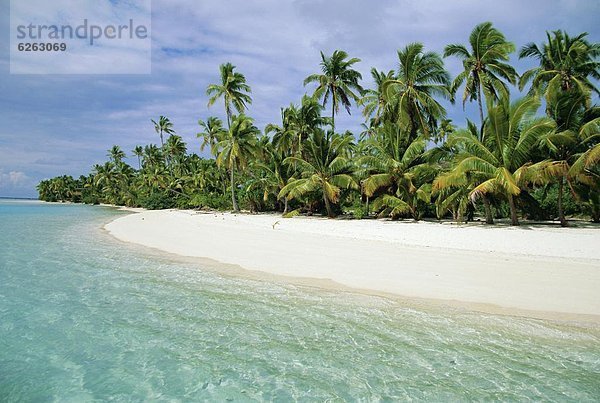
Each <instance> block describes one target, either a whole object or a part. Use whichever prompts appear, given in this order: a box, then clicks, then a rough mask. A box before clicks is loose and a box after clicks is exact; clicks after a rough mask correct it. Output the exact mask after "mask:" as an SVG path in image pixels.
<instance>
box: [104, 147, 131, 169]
mask: <svg viewBox="0 0 600 403" xmlns="http://www.w3.org/2000/svg"><path fill="white" fill-rule="evenodd" d="M106 156H107V157H109V158H110V159H111V160H112V162H113V163H114V164H115V166H119V165H121V164H122V162H123V158H125V157H126V155H125V152H124V151H123V150H121V147H119V146H117V145H114V146H112V148H111V149H110V150H108V154H107V155H106Z"/></svg>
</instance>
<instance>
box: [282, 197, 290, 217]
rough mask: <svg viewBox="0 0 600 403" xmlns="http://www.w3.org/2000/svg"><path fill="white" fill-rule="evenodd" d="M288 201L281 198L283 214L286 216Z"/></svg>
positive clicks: (285, 198)
mask: <svg viewBox="0 0 600 403" xmlns="http://www.w3.org/2000/svg"><path fill="white" fill-rule="evenodd" d="M288 207H289V206H288V199H287V197H284V198H283V214H287V212H288Z"/></svg>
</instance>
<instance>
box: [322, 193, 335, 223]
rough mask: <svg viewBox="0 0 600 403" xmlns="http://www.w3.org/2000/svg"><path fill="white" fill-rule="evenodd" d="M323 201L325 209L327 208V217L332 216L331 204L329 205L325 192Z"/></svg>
mask: <svg viewBox="0 0 600 403" xmlns="http://www.w3.org/2000/svg"><path fill="white" fill-rule="evenodd" d="M323 201H324V202H325V209H326V210H327V217H329V218H333V212H332V211H331V206H330V205H329V199H327V196H326V195H325V192H323Z"/></svg>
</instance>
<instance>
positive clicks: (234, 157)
mask: <svg viewBox="0 0 600 403" xmlns="http://www.w3.org/2000/svg"><path fill="white" fill-rule="evenodd" d="M258 134H260V130H258V128H257V127H256V126H254V121H253V120H252V118H250V117H248V116H246V115H244V114H241V115H238V116H234V117H233V120H232V123H231V127H230V128H229V130H228V131H227V134H226V136H225V138H223V140H221V141H220V142H219V143H218V147H219V149H220V150H221V151H220V152H219V155H218V156H217V165H218V166H222V165H225V166H226V167H227V168H228V169H229V174H230V180H231V203H232V205H233V210H234V211H236V212H239V211H240V209H239V207H238V203H237V199H236V196H235V187H236V184H235V170H236V168H239V169H244V168H245V167H246V166H247V165H248V161H249V159H250V158H251V157H252V155H253V154H254V153H255V152H256V141H257V136H258Z"/></svg>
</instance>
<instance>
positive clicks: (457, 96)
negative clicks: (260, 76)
mask: <svg viewBox="0 0 600 403" xmlns="http://www.w3.org/2000/svg"><path fill="white" fill-rule="evenodd" d="M586 38H587V34H586V33H582V34H579V35H576V36H571V35H569V34H567V33H566V32H563V31H552V32H548V33H547V41H546V42H545V43H542V44H541V45H536V44H534V43H529V44H525V45H524V46H522V47H521V48H520V51H519V53H518V57H519V58H533V59H535V60H536V61H537V62H538V65H537V66H536V67H534V68H532V69H530V70H527V71H524V72H521V73H519V72H517V71H516V70H515V68H514V67H513V66H511V64H510V63H509V57H510V55H511V54H513V53H514V52H515V51H516V46H515V45H514V44H513V43H511V42H510V41H508V40H507V39H506V38H505V36H504V35H503V34H502V33H501V32H500V31H498V30H497V29H496V28H494V26H493V25H492V23H489V22H485V23H482V24H479V25H477V26H476V27H475V28H474V29H473V31H472V33H471V35H470V37H469V38H468V43H467V44H466V45H463V44H450V45H447V46H446V47H445V49H444V53H443V55H439V54H437V53H434V52H429V51H427V50H426V49H425V47H424V45H423V44H421V43H411V44H408V45H407V46H406V47H404V48H403V49H400V50H399V51H398V54H397V62H398V69H397V70H390V71H380V70H378V69H376V68H372V69H371V75H372V78H373V81H374V83H375V86H374V88H369V89H365V88H363V86H362V84H361V80H362V79H363V78H362V76H361V74H360V73H359V72H358V71H357V70H356V64H357V63H359V62H360V59H358V58H354V57H350V56H349V55H348V54H346V52H344V51H341V50H336V51H335V52H333V54H331V55H325V54H323V53H321V58H322V61H321V64H320V71H319V72H318V73H316V74H312V75H309V76H308V77H307V78H306V79H305V80H304V85H305V86H309V87H310V88H311V89H312V94H310V95H305V96H304V97H302V99H301V100H300V102H299V104H290V105H289V106H288V107H285V108H282V111H281V122H279V123H276V124H275V123H274V124H268V125H267V126H266V127H265V129H264V132H261V130H259V129H258V128H257V127H256V126H255V124H254V121H253V119H252V118H251V117H250V116H248V115H247V110H248V107H249V106H250V105H251V103H252V98H251V96H250V94H251V88H250V86H249V85H248V83H247V82H246V79H245V76H244V75H243V74H241V73H240V72H238V71H236V67H235V66H233V65H232V64H230V63H225V64H222V65H221V66H220V80H219V81H218V82H217V83H215V84H212V85H209V86H208V87H207V89H206V94H207V96H208V98H209V100H208V106H209V107H211V106H213V105H214V104H216V103H219V104H221V105H222V106H223V107H224V108H225V114H226V117H227V119H226V121H225V122H223V121H222V120H221V119H219V118H217V117H210V118H208V119H207V120H206V121H202V120H201V121H199V122H198V123H199V125H200V129H199V133H198V137H199V138H200V139H201V141H202V143H201V145H200V147H199V150H200V151H202V150H204V149H208V150H209V151H210V154H211V156H212V158H209V159H203V158H201V157H199V156H198V155H197V154H195V153H193V152H192V153H188V147H187V145H186V144H185V143H184V142H183V140H182V138H181V137H180V136H178V135H177V134H176V133H175V131H174V126H173V123H172V122H171V121H170V120H169V119H168V118H167V117H165V116H160V117H159V118H158V119H156V120H152V124H153V126H154V130H155V131H156V134H157V136H158V138H159V139H160V145H154V144H149V145H146V146H141V145H139V146H137V147H135V148H134V149H133V150H132V153H133V156H135V157H137V164H134V165H135V166H131V165H129V164H127V163H126V162H125V161H124V158H125V157H126V154H125V152H124V151H123V150H122V149H121V148H120V147H119V146H117V145H115V146H113V147H112V148H111V149H110V150H109V151H108V157H109V161H107V162H106V163H104V164H102V165H95V166H94V167H93V169H92V172H91V173H89V174H88V175H82V176H80V177H79V178H73V177H71V176H66V175H65V176H59V177H56V178H52V179H48V180H43V181H41V182H40V183H39V185H38V187H37V188H38V191H39V198H40V199H41V200H44V201H71V202H76V203H89V204H97V203H110V204H114V205H122V206H129V207H144V208H147V209H165V208H183V209H190V208H209V209H218V210H233V211H235V212H237V211H240V209H245V210H250V211H253V212H262V211H270V212H281V213H282V214H284V215H285V216H293V215H296V214H309V215H311V214H323V215H327V216H329V217H334V216H338V215H342V214H345V215H351V216H353V217H355V218H364V217H368V216H378V217H391V218H394V219H396V218H402V217H407V218H413V219H415V220H419V219H421V218H424V217H430V218H433V217H435V218H444V217H446V218H449V217H451V218H453V219H454V220H456V221H469V220H473V219H474V217H475V216H476V215H481V216H482V217H485V221H486V223H488V224H493V223H494V220H495V219H501V218H509V219H510V222H511V224H512V225H518V224H519V219H522V218H526V219H534V220H548V219H557V220H558V221H559V222H560V224H561V225H563V226H567V225H568V221H567V216H570V217H573V216H578V217H582V218H584V219H586V220H592V221H593V222H600V166H599V164H598V162H599V161H600V108H599V107H598V106H597V105H595V104H593V102H592V100H593V95H594V94H596V96H597V95H598V94H599V91H598V88H597V87H596V86H595V85H594V80H598V79H599V78H600V69H599V67H600V63H599V62H598V56H599V55H600V44H598V43H590V42H589V41H588V40H587V39H586ZM443 58H458V59H459V60H461V61H462V64H463V67H464V70H463V71H462V72H460V74H458V75H457V76H456V77H454V79H452V78H451V77H450V74H449V73H448V72H447V71H446V69H445V67H444V62H443ZM517 88H518V90H519V91H524V90H527V92H526V95H524V96H522V97H520V98H518V99H517V98H516V97H514V96H511V95H510V92H511V90H512V91H513V92H514V90H515V89H517ZM443 98H445V99H449V100H451V101H452V102H454V101H455V100H456V101H458V102H462V103H463V105H465V104H466V103H467V102H475V103H476V105H477V107H478V112H479V116H478V119H477V120H476V121H471V120H467V121H466V124H465V125H464V126H463V127H458V126H456V125H455V124H454V122H452V121H451V120H449V119H448V118H447V115H446V111H445V109H444V108H443V106H442V105H441V104H440V103H439V101H440V100H441V99H443ZM353 104H356V105H358V106H360V107H361V108H363V113H364V117H365V123H364V124H363V128H364V130H363V131H362V132H361V133H351V132H345V133H339V132H336V125H335V122H336V117H337V115H338V114H339V113H340V111H341V110H342V109H346V110H347V111H348V113H349V111H350V106H351V105H353ZM542 104H543V105H544V110H543V111H540V108H541V106H542Z"/></svg>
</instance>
